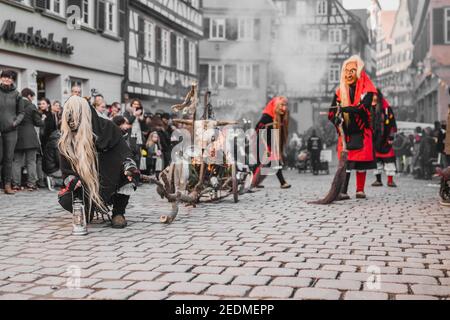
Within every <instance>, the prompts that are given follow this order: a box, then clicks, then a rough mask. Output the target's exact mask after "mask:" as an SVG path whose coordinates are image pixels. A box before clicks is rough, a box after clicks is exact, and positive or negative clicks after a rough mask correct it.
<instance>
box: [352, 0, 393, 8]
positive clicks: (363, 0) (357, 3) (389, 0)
mask: <svg viewBox="0 0 450 320" xmlns="http://www.w3.org/2000/svg"><path fill="white" fill-rule="evenodd" d="M370 2H371V1H370V0H344V7H345V8H347V9H361V8H368V7H369V6H370ZM398 2H399V0H380V4H381V7H382V8H383V10H397V8H398Z"/></svg>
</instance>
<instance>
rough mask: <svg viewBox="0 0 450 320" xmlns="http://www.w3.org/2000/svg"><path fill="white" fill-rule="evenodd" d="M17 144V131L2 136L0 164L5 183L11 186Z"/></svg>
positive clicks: (0, 137)
mask: <svg viewBox="0 0 450 320" xmlns="http://www.w3.org/2000/svg"><path fill="white" fill-rule="evenodd" d="M16 143H17V130H14V131H10V132H7V133H4V132H2V133H1V135H0V164H1V167H2V169H3V182H4V184H10V183H11V181H12V169H13V161H14V149H15V148H16Z"/></svg>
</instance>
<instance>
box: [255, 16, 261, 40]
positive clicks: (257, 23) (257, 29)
mask: <svg viewBox="0 0 450 320" xmlns="http://www.w3.org/2000/svg"><path fill="white" fill-rule="evenodd" d="M254 35H255V40H261V19H255V26H254Z"/></svg>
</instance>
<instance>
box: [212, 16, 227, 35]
mask: <svg viewBox="0 0 450 320" xmlns="http://www.w3.org/2000/svg"><path fill="white" fill-rule="evenodd" d="M210 38H211V39H213V40H225V19H211V36H210Z"/></svg>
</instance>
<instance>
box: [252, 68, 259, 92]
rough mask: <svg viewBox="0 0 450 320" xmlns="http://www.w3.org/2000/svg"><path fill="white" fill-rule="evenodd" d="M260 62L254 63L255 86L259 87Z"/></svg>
mask: <svg viewBox="0 0 450 320" xmlns="http://www.w3.org/2000/svg"><path fill="white" fill-rule="evenodd" d="M259 76H260V72H259V64H254V65H253V87H255V88H259Z"/></svg>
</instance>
